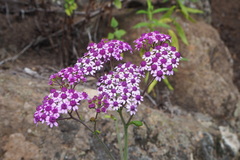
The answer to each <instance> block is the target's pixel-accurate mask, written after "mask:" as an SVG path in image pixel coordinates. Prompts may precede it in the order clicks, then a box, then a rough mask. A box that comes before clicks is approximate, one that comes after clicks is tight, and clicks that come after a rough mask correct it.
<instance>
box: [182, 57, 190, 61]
mask: <svg viewBox="0 0 240 160" xmlns="http://www.w3.org/2000/svg"><path fill="white" fill-rule="evenodd" d="M180 61H189V59H188V58H184V57H182V58H181V59H180Z"/></svg>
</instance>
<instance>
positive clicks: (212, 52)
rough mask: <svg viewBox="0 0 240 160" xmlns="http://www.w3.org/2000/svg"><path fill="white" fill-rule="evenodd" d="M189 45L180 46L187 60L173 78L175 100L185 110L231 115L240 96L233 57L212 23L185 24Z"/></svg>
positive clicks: (214, 115)
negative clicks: (235, 80) (234, 72)
mask: <svg viewBox="0 0 240 160" xmlns="http://www.w3.org/2000/svg"><path fill="white" fill-rule="evenodd" d="M183 26H184V28H185V31H186V33H187V35H188V40H189V46H184V45H181V47H182V48H181V52H182V55H183V56H184V57H185V58H188V59H189V61H188V62H182V63H181V67H180V68H179V71H178V72H177V73H176V74H175V75H174V76H173V77H171V79H172V80H173V81H174V88H175V90H174V94H173V98H172V101H174V102H175V103H176V104H178V105H180V106H182V107H184V108H185V109H186V110H193V111H199V112H202V113H207V114H210V115H211V116H213V117H215V118H216V117H225V118H226V116H231V115H232V114H233V112H234V110H235V108H236V104H237V102H238V99H239V92H238V90H237V88H236V86H235V85H234V84H233V69H232V63H233V61H232V58H231V55H230V53H229V51H228V49H227V47H226V46H225V45H224V43H223V42H222V40H221V39H220V37H219V34H218V33H217V31H216V30H215V29H214V28H212V27H211V26H210V25H208V24H206V23H203V22H198V23H195V24H189V23H184V24H183Z"/></svg>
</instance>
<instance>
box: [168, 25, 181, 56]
mask: <svg viewBox="0 0 240 160" xmlns="http://www.w3.org/2000/svg"><path fill="white" fill-rule="evenodd" d="M168 34H169V35H170V36H171V37H172V45H173V46H174V47H176V49H177V50H178V51H179V43H178V38H177V35H176V34H175V32H174V31H173V30H171V29H169V30H168Z"/></svg>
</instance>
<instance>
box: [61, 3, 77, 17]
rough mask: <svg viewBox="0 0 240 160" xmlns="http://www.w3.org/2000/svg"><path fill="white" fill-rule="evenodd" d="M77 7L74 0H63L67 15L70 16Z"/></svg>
mask: <svg viewBox="0 0 240 160" xmlns="http://www.w3.org/2000/svg"><path fill="white" fill-rule="evenodd" d="M76 9H77V3H76V2H75V0H64V10H65V13H66V14H67V15H68V16H72V14H73V12H74V10H76Z"/></svg>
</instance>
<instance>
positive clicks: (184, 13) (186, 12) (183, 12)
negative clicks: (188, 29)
mask: <svg viewBox="0 0 240 160" xmlns="http://www.w3.org/2000/svg"><path fill="white" fill-rule="evenodd" d="M177 2H178V5H179V7H180V9H181V12H182V14H183V15H184V17H185V18H186V19H187V20H189V14H188V11H187V8H186V6H184V5H183V3H182V2H181V0H177Z"/></svg>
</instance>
